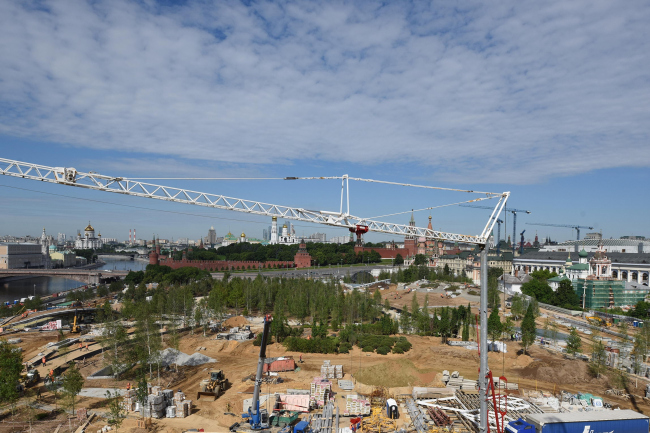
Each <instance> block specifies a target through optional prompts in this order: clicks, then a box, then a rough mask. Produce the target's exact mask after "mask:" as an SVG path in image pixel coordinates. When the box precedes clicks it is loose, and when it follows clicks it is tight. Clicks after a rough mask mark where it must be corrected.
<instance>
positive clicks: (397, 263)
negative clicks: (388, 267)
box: [393, 253, 404, 266]
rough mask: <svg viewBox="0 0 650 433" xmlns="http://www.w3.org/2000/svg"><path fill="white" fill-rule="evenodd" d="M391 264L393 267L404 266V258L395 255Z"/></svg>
mask: <svg viewBox="0 0 650 433" xmlns="http://www.w3.org/2000/svg"><path fill="white" fill-rule="evenodd" d="M393 264H394V265H395V266H400V265H403V264H404V257H402V255H401V254H399V253H397V255H396V256H395V260H393Z"/></svg>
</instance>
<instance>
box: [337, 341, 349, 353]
mask: <svg viewBox="0 0 650 433" xmlns="http://www.w3.org/2000/svg"><path fill="white" fill-rule="evenodd" d="M350 350H352V345H351V344H350V343H341V344H339V353H350Z"/></svg>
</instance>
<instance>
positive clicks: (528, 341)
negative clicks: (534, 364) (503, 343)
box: [521, 304, 537, 353]
mask: <svg viewBox="0 0 650 433" xmlns="http://www.w3.org/2000/svg"><path fill="white" fill-rule="evenodd" d="M536 334H537V327H536V326H535V313H534V311H533V305H532V304H528V309H527V310H526V314H525V315H524V320H522V321H521V345H522V346H523V347H524V353H527V352H528V348H529V347H530V346H531V345H532V344H533V343H534V342H535V336H536Z"/></svg>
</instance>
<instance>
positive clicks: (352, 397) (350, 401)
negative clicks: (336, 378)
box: [343, 394, 370, 416]
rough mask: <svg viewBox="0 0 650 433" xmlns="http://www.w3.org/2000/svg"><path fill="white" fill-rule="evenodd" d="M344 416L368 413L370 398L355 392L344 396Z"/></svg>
mask: <svg viewBox="0 0 650 433" xmlns="http://www.w3.org/2000/svg"><path fill="white" fill-rule="evenodd" d="M343 415H345V416H355V415H370V400H367V399H365V398H363V397H361V396H359V395H356V394H349V395H347V396H346V397H345V412H343Z"/></svg>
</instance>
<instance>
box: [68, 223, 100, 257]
mask: <svg viewBox="0 0 650 433" xmlns="http://www.w3.org/2000/svg"><path fill="white" fill-rule="evenodd" d="M102 245H103V242H102V234H101V233H99V235H97V236H95V229H94V228H93V226H91V225H90V222H88V225H87V226H86V228H85V229H84V234H83V236H81V233H77V239H75V241H74V247H75V248H77V249H80V250H85V249H91V250H95V249H100V248H101V247H102Z"/></svg>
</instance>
